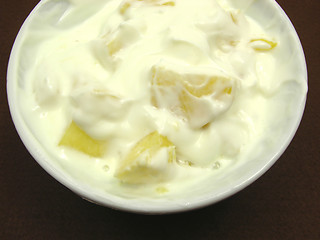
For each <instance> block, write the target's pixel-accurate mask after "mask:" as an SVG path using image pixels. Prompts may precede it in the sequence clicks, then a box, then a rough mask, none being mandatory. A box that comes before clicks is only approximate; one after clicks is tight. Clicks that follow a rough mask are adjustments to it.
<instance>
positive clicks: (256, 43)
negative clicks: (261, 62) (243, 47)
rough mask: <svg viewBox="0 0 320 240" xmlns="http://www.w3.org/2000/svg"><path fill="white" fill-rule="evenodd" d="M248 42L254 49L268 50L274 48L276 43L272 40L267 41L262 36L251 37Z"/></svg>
mask: <svg viewBox="0 0 320 240" xmlns="http://www.w3.org/2000/svg"><path fill="white" fill-rule="evenodd" d="M250 44H252V48H253V49H254V50H256V51H260V52H262V51H270V50H272V49H274V48H275V47H276V46H277V45H278V44H277V43H276V42H273V41H269V40H266V39H263V38H258V39H252V40H251V41H250Z"/></svg>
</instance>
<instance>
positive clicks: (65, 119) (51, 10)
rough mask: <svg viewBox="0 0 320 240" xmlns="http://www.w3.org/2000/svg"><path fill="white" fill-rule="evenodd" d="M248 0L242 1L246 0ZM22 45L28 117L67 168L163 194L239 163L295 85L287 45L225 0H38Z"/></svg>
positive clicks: (83, 176) (117, 188)
mask: <svg viewBox="0 0 320 240" xmlns="http://www.w3.org/2000/svg"><path fill="white" fill-rule="evenodd" d="M243 2H247V1H243ZM22 38H23V39H22V45H21V48H20V52H19V72H20V74H19V79H18V81H19V87H20V89H19V99H20V103H19V104H20V106H21V111H22V113H23V116H24V119H25V121H26V123H27V124H28V126H29V128H30V129H31V131H32V132H33V134H34V136H35V137H36V138H37V139H38V141H39V142H41V144H42V146H43V148H45V150H46V151H47V152H48V153H49V154H50V155H52V156H53V159H54V161H56V162H57V164H58V165H60V166H61V167H62V168H63V169H64V170H65V171H66V172H67V173H69V174H70V175H71V176H72V177H74V178H76V179H79V180H80V181H82V182H85V183H87V184H88V185H90V186H93V187H94V188H97V189H104V190H105V191H113V192H115V193H117V194H118V195H123V194H124V195H129V196H132V195H141V194H144V195H150V196H153V197H154V196H164V195H167V194H170V192H176V191H180V190H181V191H182V190H183V189H186V188H188V186H190V185H191V184H194V183H195V182H197V181H200V180H201V179H203V178H206V177H208V176H211V175H214V174H217V175H219V174H223V173H224V172H225V169H228V168H230V167H232V166H233V165H236V164H239V162H242V161H245V159H246V158H247V156H249V154H250V150H252V148H253V146H256V145H259V144H261V142H262V141H263V138H264V136H265V135H266V134H267V132H268V129H270V126H271V125H272V122H273V119H274V118H275V116H276V115H277V114H281V112H280V111H281V109H279V108H277V107H276V106H275V104H276V101H274V96H277V95H278V94H279V93H281V92H283V90H284V89H285V88H286V87H287V86H288V84H289V85H290V84H291V85H293V86H294V87H293V88H294V89H298V90H297V91H300V92H302V93H305V92H306V85H305V84H304V83H301V82H299V81H298V80H297V79H289V80H288V77H287V74H288V73H287V72H285V71H284V72H282V71H280V70H279V69H278V68H277V66H278V64H279V62H278V61H277V55H278V54H280V52H281V51H282V50H281V49H282V46H283V44H285V43H283V42H282V41H281V38H280V36H279V33H278V32H270V31H266V30H265V29H264V28H263V27H262V26H260V25H259V23H258V22H256V21H255V20H254V19H252V18H251V17H249V16H247V15H245V13H244V11H243V10H239V9H237V8H235V6H234V3H233V1H231V0H230V1H226V0H224V1H223V0H216V1H213V0H198V1H194V0H172V1H167V0H124V1H119V0H110V1H106V0H95V2H94V4H93V2H92V1H86V0H72V1H71V0H69V1H67V0H60V1H50V0H46V1H42V2H41V4H40V5H39V6H38V8H37V11H36V12H35V14H34V15H33V17H32V19H31V20H30V21H29V22H28V25H27V26H26V28H25V32H24V35H23V37H22Z"/></svg>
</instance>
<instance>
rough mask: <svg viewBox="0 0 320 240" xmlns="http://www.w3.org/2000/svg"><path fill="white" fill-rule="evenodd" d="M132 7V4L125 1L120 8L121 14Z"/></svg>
mask: <svg viewBox="0 0 320 240" xmlns="http://www.w3.org/2000/svg"><path fill="white" fill-rule="evenodd" d="M130 7H131V4H130V3H129V2H125V3H123V4H122V5H121V6H120V9H119V12H120V14H122V15H124V14H125V13H126V11H127V10H128V9H129V8H130Z"/></svg>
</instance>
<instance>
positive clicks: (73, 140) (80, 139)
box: [59, 121, 106, 157]
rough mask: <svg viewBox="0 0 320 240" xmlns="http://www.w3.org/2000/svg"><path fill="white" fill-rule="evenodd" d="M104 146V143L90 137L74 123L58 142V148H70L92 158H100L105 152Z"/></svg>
mask: <svg viewBox="0 0 320 240" xmlns="http://www.w3.org/2000/svg"><path fill="white" fill-rule="evenodd" d="M105 145H106V144H105V142H103V141H99V140H95V139H93V138H92V137H90V136H89V135H88V134H87V133H86V132H85V131H83V130H82V129H81V128H80V127H79V126H78V125H77V124H76V123H75V122H74V121H72V122H71V124H70V126H69V127H68V128H67V130H66V131H65V133H64V135H63V137H62V138H61V140H60V142H59V146H66V147H71V148H73V149H75V150H78V151H80V152H82V153H85V154H88V155H90V156H92V157H101V156H102V155H103V154H104V152H105Z"/></svg>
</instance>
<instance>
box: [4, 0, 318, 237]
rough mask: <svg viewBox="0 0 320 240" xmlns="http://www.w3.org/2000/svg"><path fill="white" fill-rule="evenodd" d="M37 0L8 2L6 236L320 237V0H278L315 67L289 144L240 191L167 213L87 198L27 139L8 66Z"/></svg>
mask: <svg viewBox="0 0 320 240" xmlns="http://www.w3.org/2000/svg"><path fill="white" fill-rule="evenodd" d="M92 1H93V0H92ZM37 2H38V1H37V0H1V5H0V29H1V34H0V40H1V41H0V43H1V46H0V51H1V52H0V67H1V90H0V91H1V94H0V97H1V99H0V114H1V117H0V128H1V130H0V141H1V142H0V239H3V240H6V239H10V240H11V239H33V240H37V239H149V240H150V239H176V240H180V239H197V240H198V239H199V240H201V239H281V240H283V239H299V240H300V239H320V150H319V149H320V148H319V145H320V140H319V136H320V131H319V129H320V127H319V120H320V107H319V106H320V41H319V40H320V37H319V32H320V17H319V16H320V14H319V12H320V1H319V0H305V1H301V0H279V1H278V2H279V4H280V5H281V6H282V7H283V9H284V10H285V11H286V13H287V14H288V16H289V17H290V18H291V20H292V22H293V24H294V26H295V28H296V30H297V32H298V34H299V36H300V39H301V42H302V45H303V47H304V50H305V54H306V59H307V64H308V72H309V93H308V100H307V105H306V110H305V114H304V117H303V119H302V123H301V125H300V127H299V129H298V132H297V134H296V136H295V137H294V139H293V141H292V143H291V144H290V146H289V148H288V149H287V150H286V152H285V153H284V154H283V156H282V157H281V158H280V159H279V160H278V161H277V162H276V164H275V165H274V166H273V167H272V168H271V169H270V170H269V171H268V172H267V173H266V174H264V175H263V176H262V177H261V178H260V179H259V180H257V181H256V182H254V183H253V184H252V185H250V186H249V187H247V188H246V189H245V190H243V191H241V192H239V193H238V194H236V195H234V196H232V197H230V198H228V199H226V200H223V201H221V202H219V203H217V204H215V205H211V206H209V207H206V208H203V209H200V210H195V211H192V212H187V213H180V214H173V215H165V216H144V215H137V214H131V213H125V212H118V211H115V210H112V209H109V208H105V207H100V206H97V205H94V204H92V203H89V202H86V201H84V200H82V199H81V198H80V197H78V196H77V195H75V194H74V193H72V192H71V191H70V190H68V189H67V188H65V187H64V186H63V185H61V184H60V183H58V182H57V181H56V180H54V179H53V178H52V177H51V176H49V175H48V174H47V173H46V172H45V171H44V170H43V169H42V168H41V167H40V166H39V165H38V164H37V163H36V162H35V161H34V160H33V158H32V157H31V156H30V154H29V153H28V152H27V150H26V149H25V147H24V146H23V144H22V142H21V141H20V139H19V137H18V135H17V133H16V131H15V128H14V126H13V123H12V121H11V117H10V114H9V110H8V105H7V99H6V68H7V62H8V58H9V54H10V49H11V47H12V44H13V42H14V39H15V36H16V34H17V33H18V30H19V28H20V26H21V24H22V23H23V21H24V19H25V18H26V17H27V15H28V13H29V12H30V11H31V10H32V8H33V7H34V6H35V5H36V4H37Z"/></svg>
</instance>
